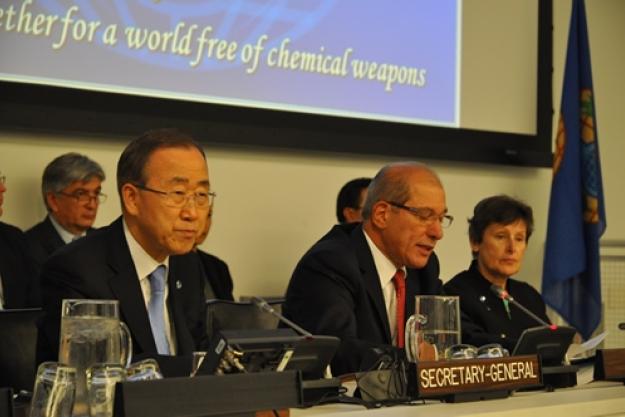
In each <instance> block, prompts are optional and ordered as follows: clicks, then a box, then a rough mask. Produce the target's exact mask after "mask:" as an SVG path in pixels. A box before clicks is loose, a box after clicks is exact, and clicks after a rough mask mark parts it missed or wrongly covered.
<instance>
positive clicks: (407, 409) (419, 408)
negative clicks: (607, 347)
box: [291, 382, 625, 417]
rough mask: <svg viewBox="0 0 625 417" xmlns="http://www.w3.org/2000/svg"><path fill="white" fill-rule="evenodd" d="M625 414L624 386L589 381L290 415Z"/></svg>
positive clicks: (323, 408)
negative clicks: (498, 395) (458, 399)
mask: <svg viewBox="0 0 625 417" xmlns="http://www.w3.org/2000/svg"><path fill="white" fill-rule="evenodd" d="M363 413H366V417H386V416H392V417H404V416H406V417H408V416H410V417H420V416H424V417H439V416H440V417H453V416H465V417H466V416H472V417H478V416H490V417H492V416H507V417H525V416H531V417H543V416H548V417H559V416H566V417H582V416H583V417H587V416H593V417H600V416H610V417H617V416H623V417H625V385H624V384H622V383H613V382H593V383H590V384H585V385H578V386H577V387H573V388H566V389H558V390H556V391H554V392H545V391H530V392H517V393H514V394H513V395H512V396H510V397H508V398H503V399H499V400H486V401H474V402H463V403H441V402H440V401H432V400H428V401H425V402H421V401H420V402H418V403H415V404H410V405H399V406H393V407H382V408H377V409H369V410H367V409H365V408H364V407H362V406H357V405H350V404H327V405H322V406H317V407H313V408H308V409H292V410H291V417H313V416H319V417H350V416H352V415H353V416H356V415H358V416H362V415H363Z"/></svg>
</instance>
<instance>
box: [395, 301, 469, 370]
mask: <svg viewBox="0 0 625 417" xmlns="http://www.w3.org/2000/svg"><path fill="white" fill-rule="evenodd" d="M405 336H406V337H405V341H406V357H407V358H408V360H409V361H410V362H418V361H436V360H439V359H444V358H445V353H446V351H447V349H449V348H450V347H451V346H453V345H457V344H458V343H460V299H459V297H458V296H443V295H417V296H416V297H415V314H414V315H412V316H410V318H409V319H408V321H407V322H406V334H405Z"/></svg>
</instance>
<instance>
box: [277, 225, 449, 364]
mask: <svg viewBox="0 0 625 417" xmlns="http://www.w3.org/2000/svg"><path fill="white" fill-rule="evenodd" d="M407 272H408V273H407V275H406V307H405V308H406V310H405V311H406V313H407V314H406V316H409V315H410V314H412V312H414V309H415V307H414V296H415V295H417V294H440V293H441V288H442V283H441V281H440V280H439V279H438V273H439V265H438V259H437V258H436V255H434V254H433V255H432V256H431V257H430V259H429V261H428V263H427V265H426V266H425V267H424V268H422V269H418V270H417V269H410V268H409V269H408V271H407ZM283 313H284V315H285V316H287V317H288V318H290V319H291V320H293V321H294V322H296V323H297V324H299V325H300V326H302V327H303V328H304V329H306V330H308V331H310V332H311V333H313V334H320V335H332V336H337V337H338V338H340V339H341V344H340V346H339V349H338V352H337V354H336V355H335V357H334V359H333V361H332V372H333V374H335V375H340V374H344V373H348V372H354V371H358V370H366V368H367V366H368V364H366V363H365V362H363V360H365V359H366V358H367V356H369V355H370V354H371V353H372V352H371V351H372V349H373V348H381V349H382V350H386V351H388V350H389V349H391V350H392V347H391V344H392V340H391V331H390V325H389V322H388V316H387V313H386V306H385V303H384V295H383V293H382V288H381V285H380V279H379V277H378V273H377V270H376V267H375V263H374V261H373V256H372V254H371V250H370V249H369V246H368V245H367V241H366V238H365V235H364V232H363V230H362V226H361V225H360V224H351V225H349V224H348V225H337V226H334V227H333V228H332V229H331V230H330V231H329V232H328V233H327V234H326V235H325V236H324V237H322V238H321V240H319V241H318V242H317V243H315V244H314V245H313V247H312V248H311V249H310V250H309V251H308V252H307V253H306V254H305V255H304V256H303V257H302V259H301V260H300V261H299V263H298V264H297V266H296V268H295V271H294V272H293V275H292V276H291V281H290V282H289V286H288V289H287V293H286V301H285V305H284V308H283Z"/></svg>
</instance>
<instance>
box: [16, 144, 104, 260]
mask: <svg viewBox="0 0 625 417" xmlns="http://www.w3.org/2000/svg"><path fill="white" fill-rule="evenodd" d="M104 179H105V175H104V170H103V169H102V167H101V166H100V165H99V164H98V163H97V162H95V161H92V160H91V159H89V158H87V157H86V156H85V155H80V154H77V153H74V152H71V153H66V154H63V155H61V156H58V157H57V158H55V159H54V160H53V161H52V162H50V163H49V164H48V165H47V166H46V168H45V170H44V171H43V177H42V180H41V193H42V195H43V201H44V203H45V205H46V208H47V210H48V215H47V216H46V218H45V219H44V220H43V221H41V222H40V223H37V224H36V225H35V226H33V227H32V228H30V229H29V230H28V231H27V232H26V235H27V237H28V240H29V241H30V244H31V248H32V250H33V255H34V256H35V259H36V261H37V264H38V266H39V267H41V265H43V263H44V262H45V261H46V259H48V257H49V256H50V255H52V253H54V252H55V251H56V250H57V249H59V248H61V247H63V246H64V245H65V244H67V243H69V242H71V241H72V240H76V239H77V238H79V237H82V236H84V235H85V234H86V233H87V232H88V231H91V230H92V229H91V226H92V225H93V222H94V221H95V218H96V215H97V213H98V207H99V205H100V203H102V202H104V201H105V200H106V195H105V194H102V192H101V189H102V182H103V181H104Z"/></svg>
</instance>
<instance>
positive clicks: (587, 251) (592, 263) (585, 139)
mask: <svg viewBox="0 0 625 417" xmlns="http://www.w3.org/2000/svg"><path fill="white" fill-rule="evenodd" d="M594 103H595V100H594V94H593V88H592V73H591V68H590V50H589V47H588V30H587V27H586V12H585V9H584V1H583V0H573V10H572V13H571V24H570V28H569V41H568V48H567V53H566V67H565V69H564V83H563V86H562V103H561V110H560V120H559V122H558V134H557V137H556V150H555V155H554V161H553V182H552V184H551V198H550V201H549V223H548V226H547V241H546V245H545V259H544V263H543V281H542V293H543V297H544V299H545V302H546V303H547V304H548V305H549V306H551V307H552V308H553V309H554V310H556V311H557V312H558V313H559V314H560V315H561V316H562V317H563V318H564V319H565V320H566V321H567V322H568V323H569V324H570V325H571V326H573V327H575V328H576V329H577V330H578V331H579V332H580V333H581V335H582V336H583V337H584V338H585V339H588V338H589V337H590V336H591V335H592V332H593V331H594V330H595V329H596V328H597V326H598V325H599V322H600V321H601V277H600V275H601V274H600V265H599V238H600V237H601V235H602V234H603V232H604V231H605V228H606V218H605V208H604V204H603V185H602V181H601V165H600V163H599V144H598V142H597V122H596V119H595V106H594Z"/></svg>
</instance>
